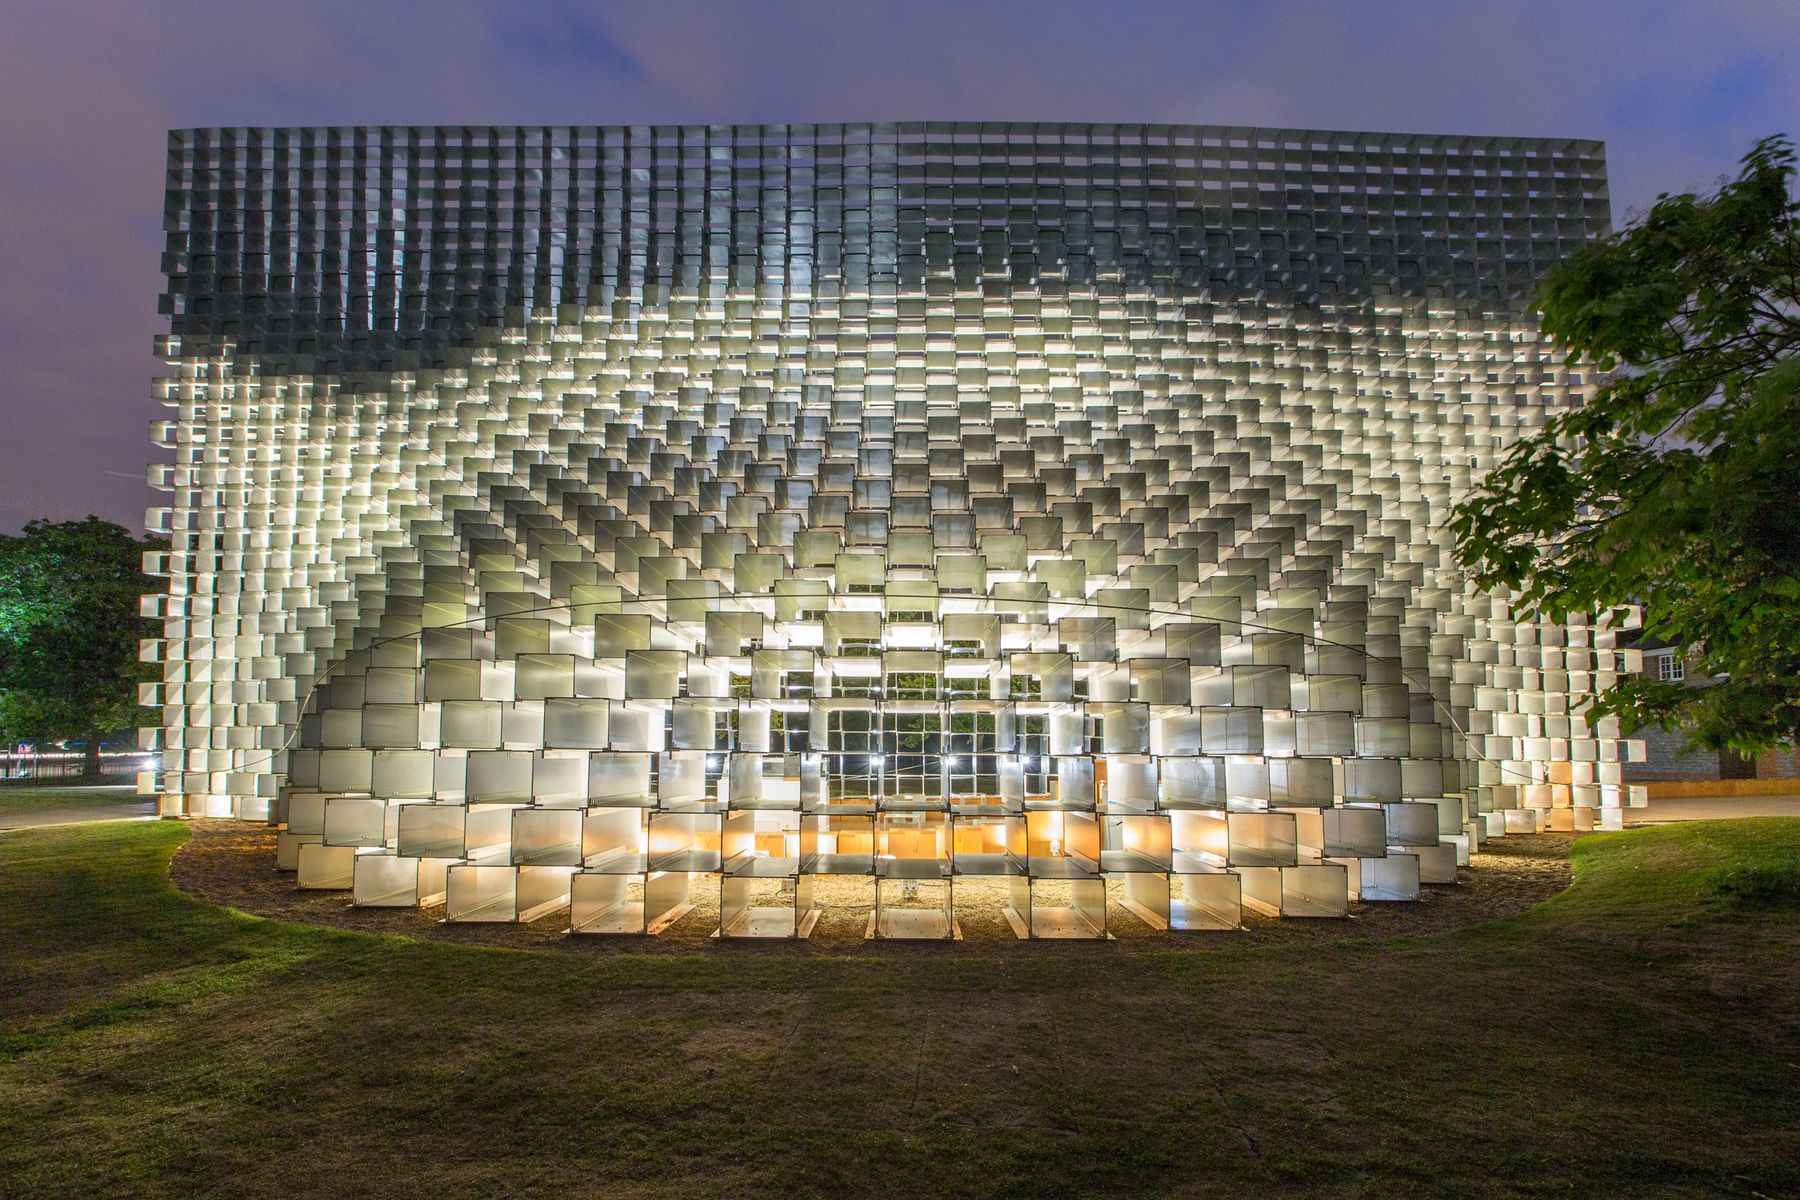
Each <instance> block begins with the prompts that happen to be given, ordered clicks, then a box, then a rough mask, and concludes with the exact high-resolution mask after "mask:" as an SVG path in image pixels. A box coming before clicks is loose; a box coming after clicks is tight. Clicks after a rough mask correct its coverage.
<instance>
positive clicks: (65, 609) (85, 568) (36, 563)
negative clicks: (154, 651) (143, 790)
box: [0, 517, 161, 741]
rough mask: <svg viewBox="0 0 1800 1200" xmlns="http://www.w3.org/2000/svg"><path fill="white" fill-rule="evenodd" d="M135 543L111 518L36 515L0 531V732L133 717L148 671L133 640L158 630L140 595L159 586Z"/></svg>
mask: <svg viewBox="0 0 1800 1200" xmlns="http://www.w3.org/2000/svg"><path fill="white" fill-rule="evenodd" d="M160 544H161V543H159V542H140V541H138V540H136V539H134V538H133V537H132V536H131V534H130V533H129V532H127V531H126V530H125V529H124V528H122V527H121V526H118V525H114V524H112V523H111V522H110V521H102V520H100V519H99V518H98V517H88V518H87V519H86V520H84V521H63V522H51V521H33V522H31V523H30V524H29V525H27V526H26V527H25V530H24V532H23V533H21V534H19V535H17V536H0V734H4V735H5V736H7V737H10V738H14V739H19V738H72V737H86V738H88V739H89V740H90V741H92V739H93V737H94V735H95V734H98V733H106V732H112V731H116V730H120V729H126V728H129V727H131V726H133V725H135V724H137V718H138V711H137V701H138V697H137V685H138V682H139V681H140V680H148V679H152V678H154V676H153V675H152V674H151V673H150V672H151V671H152V670H153V669H154V668H153V667H151V666H150V665H149V664H143V663H139V662H138V640H139V639H140V638H144V637H151V636H154V635H155V633H156V627H155V625H154V623H153V622H151V621H147V620H145V619H144V618H142V617H140V616H139V615H138V601H139V598H140V597H141V596H143V595H144V594H145V593H146V592H152V591H156V590H158V584H157V581H155V580H153V579H151V578H150V577H149V576H147V575H145V574H144V573H143V569H142V564H143V554H144V551H145V550H146V549H148V548H151V547H153V546H157V545H160Z"/></svg>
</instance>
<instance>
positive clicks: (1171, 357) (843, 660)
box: [147, 124, 1634, 936]
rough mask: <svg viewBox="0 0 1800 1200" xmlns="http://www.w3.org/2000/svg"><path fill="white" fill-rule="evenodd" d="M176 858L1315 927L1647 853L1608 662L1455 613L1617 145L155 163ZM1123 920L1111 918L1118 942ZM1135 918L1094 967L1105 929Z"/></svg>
mask: <svg viewBox="0 0 1800 1200" xmlns="http://www.w3.org/2000/svg"><path fill="white" fill-rule="evenodd" d="M170 146H171V149H170V176H169V179H170V191H169V200H168V210H167V211H168V227H169V239H170V240H169V250H168V253H167V255H166V257H165V268H166V270H167V272H168V275H169V292H168V296H167V297H166V307H167V310H168V312H169V315H170V320H171V330H172V332H171V335H170V336H169V338H168V339H167V344H166V347H165V349H166V355H167V357H168V359H169V361H170V363H171V364H172V366H173V367H174V370H175V373H174V377H173V378H171V379H170V380H167V381H165V382H164V383H163V384H161V385H160V386H161V387H162V395H163V399H164V400H165V402H166V403H167V404H168V405H169V406H170V407H171V408H172V409H173V419H171V420H170V421H167V422H163V423H159V425H158V427H157V430H156V437H157V440H158V442H159V444H161V445H163V446H165V447H168V448H171V449H173V450H174V452H175V459H176V461H175V463H174V464H173V465H172V466H164V467H158V468H153V476H154V477H155V478H156V479H157V480H159V481H160V482H161V483H162V484H163V485H164V486H166V487H168V488H169V489H171V490H172V492H173V493H174V505H173V507H172V509H170V510H168V514H167V526H168V531H169V535H170V538H171V550H170V552H169V554H168V555H167V556H166V559H163V560H161V561H158V562H157V563H156V564H155V565H157V566H158V567H160V568H161V569H163V570H164V571H165V572H166V573H167V574H168V575H169V577H170V583H171V588H170V593H169V595H168V597H167V598H166V599H160V600H156V601H153V603H156V604H159V605H164V606H166V607H162V608H159V609H158V615H161V616H163V617H165V618H166V622H167V629H166V632H167V636H166V638H165V639H164V640H162V641H160V642H156V643H152V644H151V647H150V650H149V651H148V652H149V653H153V654H155V655H157V656H158V657H159V658H160V659H161V660H162V661H164V662H165V663H166V668H165V678H166V682H164V683H163V684H161V685H156V686H154V687H152V688H151V689H149V690H150V691H151V692H152V693H153V694H152V695H150V696H149V697H147V699H148V700H149V701H150V702H152V703H155V704H159V705H161V706H162V712H163V727H162V729H161V730H160V731H158V732H157V733H156V736H157V737H159V739H160V740H159V741H158V742H157V745H158V747H159V748H160V749H161V750H162V762H163V769H162V770H161V771H160V772H159V773H157V775H156V777H155V778H154V779H153V780H152V781H151V784H150V785H151V786H152V787H153V788H154V789H155V790H157V791H159V792H160V793H161V794H162V796H163V807H164V811H165V812H169V813H231V814H235V815H238V816H241V817H245V818H252V819H266V820H269V821H271V822H273V823H275V824H277V825H278V826H279V827H280V829H281V834H280V838H279V842H280V855H281V857H282V860H283V861H282V865H284V866H285V867H288V868H292V869H295V870H297V872H298V879H299V883H300V886H304V887H339V888H345V889H349V890H350V891H351V893H352V894H353V896H354V898H355V900H356V901H357V902H358V903H363V904H420V903H425V904H433V903H439V902H442V903H444V904H445V905H446V915H447V916H448V918H449V919H452V920H515V919H529V918H532V917H537V916H541V915H544V914H548V913H551V912H559V911H563V910H567V912H568V915H569V920H570V924H571V927H572V928H573V929H575V930H577V931H591V932H654V931H655V930H656V929H658V928H660V927H662V926H663V925H666V924H667V923H668V922H669V921H671V920H673V919H675V918H677V917H679V916H680V915H681V914H682V913H683V912H685V911H686V910H687V907H688V906H689V905H690V904H692V903H694V902H695V900H696V898H697V897H704V898H705V899H706V901H707V903H708V904H709V905H710V903H711V902H712V901H713V900H714V899H716V901H717V903H718V906H719V917H718V924H719V926H720V932H721V933H723V934H725V935H727V936H732V935H756V934H775V935H789V936H791V935H796V934H804V932H805V931H806V930H807V929H808V928H809V927H810V922H811V920H812V918H813V917H814V916H815V915H816V912H817V910H818V906H819V905H820V904H821V903H824V902H825V899H824V897H825V896H826V894H827V893H829V894H830V895H832V896H841V895H844V894H851V895H853V896H858V897H865V898H866V902H867V904H868V906H869V907H870V908H871V909H872V913H873V915H872V916H871V919H870V930H871V932H872V933H874V934H875V935H877V936H950V935H952V934H953V933H954V931H955V928H956V923H957V922H956V916H957V897H958V896H959V895H960V894H972V891H973V890H975V889H981V888H986V889H990V890H992V889H1000V891H1001V892H1002V893H1003V895H1004V897H1005V908H1006V912H1007V915H1008V919H1009V921H1011V922H1012V924H1013V927H1014V928H1015V930H1016V931H1017V932H1019V933H1020V934H1021V935H1026V934H1029V935H1036V936H1097V935H1101V934H1103V933H1104V931H1105V928H1106V923H1107V921H1108V920H1109V919H1111V920H1119V919H1127V915H1129V919H1143V920H1148V921H1150V922H1151V923H1152V924H1158V925H1169V926H1173V927H1176V928H1207V927H1215V926H1230V925H1235V924H1237V923H1238V920H1239V919H1240V914H1241V912H1242V910H1243V909H1244V908H1245V907H1248V908H1252V909H1258V910H1262V911H1265V912H1271V913H1282V914H1289V915H1337V914H1341V913H1342V912H1344V911H1345V909H1346V907H1347V905H1348V904H1349V903H1350V902H1352V901H1353V900H1355V899H1357V898H1361V899H1364V900H1376V899H1405V898H1411V897H1414V896H1416V895H1418V893H1419V888H1420V887H1421V885H1422V884H1429V883H1432V882H1453V881H1454V880H1455V877H1456V866H1457V862H1458V860H1459V858H1466V855H1467V853H1468V852H1469V850H1470V848H1471V847H1472V846H1473V845H1475V844H1477V843H1478V841H1479V840H1480V839H1481V838H1482V837H1485V836H1494V835H1499V834H1503V833H1505V832H1507V831H1513V830H1521V831H1522V830H1535V829H1540V828H1548V827H1557V828H1590V827H1594V826H1599V825H1609V824H1616V823H1617V822H1618V819H1619V814H1620V809H1621V806H1622V805H1625V804H1627V803H1629V802H1630V797H1629V795H1628V789H1626V788H1625V787H1623V786H1622V785H1621V783H1620V774H1619V772H1620V758H1621V755H1622V754H1623V753H1624V752H1625V748H1626V744H1625V743H1622V742H1621V741H1620V740H1619V739H1618V737H1617V730H1616V729H1615V728H1610V727H1608V726H1606V725H1604V724H1603V725H1601V726H1599V727H1590V726H1589V724H1588V723H1587V722H1585V721H1584V720H1583V719H1582V717H1581V716H1580V715H1579V711H1578V710H1579V709H1580V707H1581V704H1582V701H1583V699H1584V698H1585V697H1586V696H1588V695H1590V694H1591V693H1592V692H1594V691H1595V690H1598V689H1599V688H1602V687H1604V686H1606V685H1607V684H1608V683H1609V682H1610V681H1611V677H1612V675H1613V673H1614V672H1616V671H1618V670H1619V669H1621V668H1622V667H1624V666H1626V665H1627V664H1626V661H1625V660H1626V658H1627V657H1628V656H1629V655H1630V654H1631V653H1634V652H1630V651H1619V650H1615V649H1614V648H1613V645H1612V633H1611V631H1610V630H1608V629H1605V628H1602V627H1599V626H1596V625H1593V624H1582V623H1575V624H1570V625H1567V626H1562V625H1549V624H1545V623H1541V622H1540V623H1527V622H1520V621H1514V620H1512V619H1511V617H1510V616H1509V612H1508V608H1507V604H1506V601H1505V599H1504V598H1503V597H1494V596H1489V595H1482V594H1478V593H1476V592H1473V591H1471V590H1470V589H1468V588H1467V587H1465V585H1464V584H1463V582H1462V580H1461V578H1460V576H1459V574H1458V572H1457V571H1456V570H1455V568H1454V566H1453V563H1452V561H1451V558H1450V554H1449V541H1448V538H1447V535H1446V533H1445V530H1444V523H1445V519H1446V517H1447V513H1448V508H1449V506H1450V505H1451V504H1452V503H1454V502H1455V500H1456V499H1457V497H1458V496H1459V495H1461V494H1462V493H1463V491H1464V490H1465V489H1466V488H1467V487H1468V485H1469V482H1470V480H1471V479H1472V478H1474V477H1478V476H1479V475H1480V474H1481V473H1482V472H1483V471H1484V470H1485V469H1486V468H1487V467H1488V466H1489V465H1490V464H1491V463H1493V462H1494V461H1495V460H1496V457H1497V456H1498V455H1499V454H1501V453H1503V452H1504V451H1505V449H1506V448H1507V447H1508V446H1509V445H1510V444H1511V443H1512V442H1513V441H1514V440H1515V439H1516V438H1517V437H1518V436H1520V434H1521V433H1522V432H1525V431H1529V430H1531V429H1533V428H1535V427H1537V426H1538V425H1539V424H1541V422H1542V421H1543V420H1544V419H1545V418H1546V416H1547V415H1548V414H1549V413H1550V412H1552V411H1553V410H1554V409H1556V408H1557V407H1558V406H1562V405H1566V404H1570V403H1576V402H1579V399H1580V396H1581V393H1582V381H1581V380H1580V378H1579V377H1578V375H1576V374H1572V373H1571V372H1570V371H1568V370H1567V368H1566V367H1565V365H1564V364H1563V363H1562V361H1561V360H1560V358H1559V357H1558V356H1557V355H1556V354H1555V352H1554V351H1553V350H1552V349H1551V348H1550V347H1549V346H1547V345H1545V344H1543V343H1542V342H1541V341H1540V340H1539V337H1538V334H1537V330H1536V327H1535V324H1534V322H1533V320H1532V318H1531V315H1530V313H1529V311H1528V310H1527V309H1526V308H1525V306H1524V302H1523V298H1524V297H1525V296H1528V295H1529V294H1530V292H1531V291H1532V289H1533V288H1534V287H1535V285H1536V283H1537V281H1538V280H1539V278H1540V277H1541V274H1542V272H1543V271H1544V269H1545V268H1547V267H1548V266H1549V265H1550V264H1552V263H1553V262H1555V261H1557V260H1558V259H1559V258H1561V257H1562V256H1564V255H1566V254H1567V253H1568V252H1570V251H1571V250H1572V249H1573V248H1575V247H1576V246H1578V245H1579V244H1580V243H1581V242H1582V241H1584V240H1585V239H1588V238H1591V237H1594V236H1597V235H1599V234H1601V233H1603V232H1604V231H1605V230H1606V227H1607V224H1606V220H1607V218H1606V213H1607V201H1606V193H1605V181H1604V165H1603V158H1602V153H1601V148H1600V146H1599V145H1598V144H1597V143H1591V142H1572V141H1561V142H1557V141H1531V140H1519V139H1475V138H1441V137H1413V136H1400V135H1375V134H1338V133H1318V132H1301V131H1291V130H1260V129H1229V128H1218V127H1168V126H1070V125H982V124H967V125H963V124H950V125H844V126H784V127H770V126H761V127H730V128H723V127H655V128H594V127H583V128H502V129H464V128H455V129H449V128H446V129H402V128H391V129H328V130H204V131H183V132H177V133H175V134H172V135H171V143H170ZM1109 897H1110V899H1109ZM1109 913H1110V914H1111V916H1110V917H1109Z"/></svg>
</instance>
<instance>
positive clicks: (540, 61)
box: [0, 0, 1800, 526]
mask: <svg viewBox="0 0 1800 1200" xmlns="http://www.w3.org/2000/svg"><path fill="white" fill-rule="evenodd" d="M8 34H9V37H8V40H7V42H6V45H5V47H4V48H0V109H3V110H4V111H5V112H6V113H7V114H8V115H7V120H6V121H5V122H0V255H3V257H0V328H4V329H5V330H6V331H7V334H8V346H7V351H8V353H7V358H6V365H5V368H4V370H0V421H4V423H5V425H4V428H5V430H6V436H5V437H3V438H0V479H3V480H4V481H5V485H4V489H3V490H0V525H5V526H11V525H16V524H17V523H19V522H21V521H23V520H25V519H26V518H28V517H30V516H34V515H43V514H48V515H51V516H56V517H67V516H78V515H82V514H85V513H86V512H88V511H90V510H93V511H97V512H100V513H101V514H102V515H105V516H109V517H113V518H115V519H119V520H124V521H128V522H130V523H136V521H137V520H138V519H139V515H140V514H139V510H140V509H141V508H142V507H143V506H144V505H146V504H148V503H154V502H155V499H154V497H153V496H152V495H151V494H150V493H148V491H147V490H146V489H143V488H139V487H136V486H134V485H133V484H132V483H131V482H130V479H131V478H135V477H136V476H137V474H138V471H139V467H140V464H142V463H143V462H144V461H145V460H146V459H147V458H148V457H149V446H148V443H147V441H146V439H145V435H144V427H145V423H146V422H147V421H149V420H151V419H154V418H155V417H157V416H159V415H161V414H160V413H159V412H158V410H157V409H156V406H155V405H154V403H153V402H152V401H151V399H150V388H149V382H148V381H149V378H150V376H151V375H152V374H153V373H154V372H155V371H156V369H157V366H158V364H157V363H156V362H155V360H154V359H153V358H152V356H151V338H152V336H153V334H154V333H155V332H157V330H158V328H159V320H158V318H157V317H156V315H155V306H156V295H157V293H158V291H159V289H160V277H159V274H158V261H159V256H160V254H161V251H162V235H161V231H160V222H161V189H162V186H163V180H162V163H163V154H164V142H165V132H166V130H167V129H168V128H170V127H171V126H193V125H213V124H223V125H246V124H305V125H321V124H332V123H352V124H381V123H402V124H403V123H417V124H456V123H477V122H538V123H551V122H555V123H565V122H574V123H581V122H589V123H596V124H608V123H653V122H654V123H700V122H706V123H712V122H734V121H742V122H777V121H808V120H881V119H915V120H916V119H953V118H963V119H1013V120H1033V119H1037V120H1071V121H1075V120H1103V121H1104V120H1153V121H1195V122H1217V123H1244V124H1259V125H1294V126H1304V127H1317V128H1353V129H1354V128H1360V129H1408V130H1419V131H1424V132H1470V133H1513V134H1534V135H1567V136H1576V137H1598V138H1604V139H1606V140H1607V142H1608V148H1609V159H1610V167H1611V171H1612V179H1613V195H1614V200H1615V209H1616V211H1618V212H1620V213H1623V212H1624V211H1625V210H1627V209H1631V208H1642V207H1644V206H1647V205H1648V204H1649V203H1650V202H1651V201H1652V200H1653V199H1654V197H1655V195H1656V194H1657V192H1659V191H1663V190H1682V189H1690V188H1704V187H1706V186H1709V185H1710V184H1711V183H1712V181H1713V180H1714V179H1716V178H1717V177H1718V176H1720V175H1723V174H1727V173H1729V172H1731V171H1732V170H1733V169H1734V166H1735V163H1736V160H1737V159H1738V157H1739V156H1741V155H1742V154H1743V152H1744V151H1745V150H1746V149H1747V148H1748V147H1749V145H1750V144H1751V143H1752V142H1753V141H1754V140H1755V139H1756V138H1758V137H1760V136H1763V135H1764V134H1767V133H1771V132H1775V131H1777V130H1780V129H1782V128H1784V127H1791V125H1792V123H1793V120H1794V116H1795V114H1796V113H1800V21H1795V20H1794V8H1793V4H1792V0H1687V2H1672V0H1669V2H1662V3H1653V2H1649V0H1625V2H1621V0H1608V2H1604V3H1601V2H1592V0H1561V2H1558V3H1549V2H1544V0H1515V2H1512V3H1507V4H1481V5H1475V4H1443V3H1441V2H1436V0H1416V2H1415V0H1365V2H1363V3H1358V4H1354V5H1352V4H1342V3H1335V2H1327V0H1311V2H1305V0H1295V2H1280V0H1263V2H1252V0H1213V2H1207V3H1194V2H1192V0H1164V2H1158V3H1151V2H1147V0H1114V2H1111V3H1108V4H1106V5H1096V4H1093V3H1091V0H1089V2H1081V3H1074V2H1068V0H1035V2H1021V0H990V2H976V0H961V2H950V0H914V2H903V0H770V2H767V3H753V2H750V0H734V2H719V3H701V2H698V0H659V2H658V3H654V4H648V3H606V4H582V3H574V2H571V0H539V2H537V3H534V4H530V5H518V4H501V3H497V2H495V3H482V2H478V0H433V2H430V3H426V2H422V0H403V2H393V3H379V2H376V0H309V3H307V4H292V3H283V4H275V3H250V2H247V0H237V2H227V0H174V2H170V3H163V4H157V5H145V4H139V3H133V2H130V0H119V2H118V3H99V2H97V0H62V2H60V3H50V2H44V3H38V4H30V3H26V4H22V5H15V6H13V11H12V12H10V13H9V21H8Z"/></svg>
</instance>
